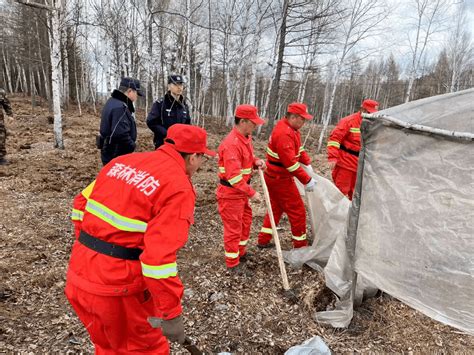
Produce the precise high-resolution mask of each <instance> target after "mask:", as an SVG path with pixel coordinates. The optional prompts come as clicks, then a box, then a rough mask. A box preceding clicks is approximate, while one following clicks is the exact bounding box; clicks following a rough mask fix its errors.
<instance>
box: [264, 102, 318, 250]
mask: <svg viewBox="0 0 474 355" xmlns="http://www.w3.org/2000/svg"><path fill="white" fill-rule="evenodd" d="M312 118H313V116H311V115H310V114H309V113H308V112H307V108H306V105H305V104H303V103H296V102H295V103H292V104H290V105H288V110H287V113H286V115H285V117H283V118H282V119H281V120H280V121H279V122H278V123H277V124H276V126H275V128H274V129H273V132H272V135H271V137H270V140H269V142H268V146H267V170H266V172H265V182H266V184H267V187H268V192H269V193H270V200H271V205H272V211H273V216H274V218H275V223H276V224H278V222H279V221H280V218H281V216H282V214H283V213H286V214H287V215H288V219H289V221H290V224H291V233H292V242H293V247H294V248H301V247H304V246H307V245H308V241H307V239H306V210H305V206H304V203H303V200H302V198H301V196H300V194H299V192H298V188H297V187H296V184H295V182H294V180H293V177H296V178H297V179H298V180H299V181H300V182H301V183H302V184H303V185H305V190H306V191H308V192H310V191H313V189H314V186H315V184H316V182H315V180H314V179H313V178H311V177H310V176H309V175H308V173H307V171H312V168H311V165H310V163H311V158H310V157H309V155H308V153H306V151H305V150H304V147H303V146H302V145H301V136H300V132H299V129H300V128H301V127H303V125H304V124H305V122H306V121H307V120H310V119H312ZM271 238H272V228H271V224H270V218H269V217H268V213H267V215H266V216H265V219H264V220H263V227H262V229H261V231H260V233H259V235H258V244H257V246H258V247H259V248H268V247H273V245H274V244H273V243H271V242H270V240H271Z"/></svg>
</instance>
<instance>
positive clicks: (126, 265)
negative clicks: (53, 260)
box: [67, 144, 196, 319]
mask: <svg viewBox="0 0 474 355" xmlns="http://www.w3.org/2000/svg"><path fill="white" fill-rule="evenodd" d="M195 199H196V196H195V192H194V188H193V186H192V183H191V181H190V179H189V178H188V176H187V175H186V170H185V162H184V159H183V158H182V157H181V155H180V154H179V153H178V152H177V151H176V150H175V149H174V148H173V147H172V146H170V145H168V144H165V145H164V146H162V147H160V148H159V149H158V150H156V151H154V152H146V153H135V154H129V155H124V156H120V157H118V158H116V159H114V160H112V161H111V162H110V163H109V164H107V165H106V166H105V167H104V168H103V169H102V170H101V171H100V173H99V175H98V176H97V179H96V180H95V181H94V182H93V183H92V184H91V185H89V186H88V187H87V188H86V189H85V190H84V191H82V192H81V193H80V194H79V195H77V196H76V198H75V200H74V208H73V212H72V220H73V221H74V224H75V234H76V238H78V236H79V233H80V230H81V229H82V230H84V232H86V233H88V234H90V235H92V236H94V237H96V238H99V239H101V240H104V241H106V242H109V243H113V244H117V245H120V246H123V247H127V248H139V249H143V252H142V254H141V256H140V260H123V259H118V258H114V257H111V256H108V255H103V254H100V253H97V252H96V251H94V250H92V249H89V248H88V247H86V246H84V245H83V244H81V243H80V242H79V241H78V240H77V239H76V241H75V242H74V245H73V249H72V254H71V260H70V263H69V270H68V274H67V281H68V282H71V283H73V284H74V285H75V286H77V287H79V288H81V289H83V290H85V291H87V292H90V293H93V294H98V295H103V296H121V295H129V294H132V293H136V292H143V291H144V290H145V289H148V290H149V291H150V293H151V295H152V297H153V302H154V304H155V309H156V314H155V315H154V316H157V317H160V318H163V319H171V318H174V317H176V316H178V315H180V314H181V298H182V295H183V285H182V283H181V280H180V278H179V276H178V270H177V265H176V253H177V252H178V250H179V249H181V248H182V247H183V246H184V245H185V243H186V241H187V239H188V231H189V227H190V225H191V224H192V223H193V222H194V220H193V213H194V204H195Z"/></svg>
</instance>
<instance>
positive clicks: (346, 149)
mask: <svg viewBox="0 0 474 355" xmlns="http://www.w3.org/2000/svg"><path fill="white" fill-rule="evenodd" d="M361 123H362V115H361V113H360V112H356V113H353V114H352V115H350V116H347V117H344V118H343V119H342V120H340V121H339V123H338V124H337V126H336V128H334V130H333V131H332V132H331V135H330V136H329V140H328V160H329V161H333V162H336V165H338V166H341V167H343V168H345V169H348V170H351V171H355V172H357V163H358V161H359V157H358V154H359V151H360V124H361Z"/></svg>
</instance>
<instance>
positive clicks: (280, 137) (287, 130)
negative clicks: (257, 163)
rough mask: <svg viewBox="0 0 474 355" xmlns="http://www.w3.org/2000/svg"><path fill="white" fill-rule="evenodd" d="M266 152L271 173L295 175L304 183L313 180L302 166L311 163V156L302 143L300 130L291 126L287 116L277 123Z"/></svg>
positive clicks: (281, 175)
mask: <svg viewBox="0 0 474 355" xmlns="http://www.w3.org/2000/svg"><path fill="white" fill-rule="evenodd" d="M266 152H267V172H268V174H269V175H272V176H279V177H288V178H290V177H292V176H295V177H296V178H297V179H298V180H299V181H301V183H302V184H307V183H308V182H309V180H311V177H310V176H309V175H308V174H307V173H306V172H305V171H304V169H303V167H302V166H301V164H305V165H308V164H310V163H311V158H310V157H309V155H308V153H306V151H305V150H304V147H303V146H302V144H301V135H300V132H299V131H298V130H296V129H294V128H293V127H291V126H290V124H289V123H288V120H287V119H286V118H283V119H281V120H280V121H279V122H278V123H277V124H276V125H275V128H274V129H273V131H272V134H271V136H270V140H269V141H268V146H267V149H266Z"/></svg>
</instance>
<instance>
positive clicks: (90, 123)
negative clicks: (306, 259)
mask: <svg viewBox="0 0 474 355" xmlns="http://www.w3.org/2000/svg"><path fill="white" fill-rule="evenodd" d="M12 102H13V108H14V111H15V113H16V117H15V119H14V120H7V127H8V130H9V136H8V147H7V148H8V151H9V153H10V154H9V159H10V160H11V164H10V165H8V166H2V167H0V245H1V249H0V272H1V283H0V350H4V351H7V352H11V351H21V352H23V353H45V352H62V353H67V352H69V353H73V352H74V353H76V352H80V351H82V352H86V353H91V352H93V347H92V346H91V344H90V342H89V340H88V336H87V333H86V331H85V329H84V327H83V326H82V324H81V323H80V322H79V321H78V319H77V318H76V316H75V314H74V313H73V311H72V309H71V307H70V306H69V305H68V303H67V301H66V299H65V297H64V294H63V288H64V277H65V272H66V267H67V263H68V259H69V252H70V247H71V244H72V241H73V237H72V228H71V223H70V221H69V211H70V208H71V201H72V198H73V196H74V195H75V194H76V193H77V192H79V191H80V190H81V189H82V188H83V187H85V186H86V185H87V184H88V183H89V182H90V181H91V180H92V179H93V178H94V177H95V175H96V173H97V172H98V170H99V168H100V161H99V154H98V151H97V150H96V149H95V147H94V134H95V132H96V130H97V127H98V123H99V118H98V117H95V116H93V115H91V114H89V113H86V114H85V115H84V116H83V117H78V116H77V114H76V113H75V112H67V113H65V115H64V121H65V122H64V137H65V145H66V150H64V151H60V150H55V149H53V143H52V142H53V135H52V126H51V124H50V123H49V122H48V112H47V109H46V106H44V107H37V108H35V110H34V111H33V112H32V110H31V107H29V105H28V103H27V101H26V100H25V99H23V98H20V97H16V98H15V97H14V98H13V100H12ZM144 116H145V114H144V112H139V114H138V117H139V126H140V128H139V147H138V150H140V151H143V150H146V149H151V147H152V145H151V133H150V132H149V131H148V130H147V129H146V126H145V125H144ZM209 131H210V133H211V136H210V145H211V146H212V147H214V148H216V147H217V145H218V143H219V141H220V139H221V138H222V137H223V135H224V134H225V132H226V131H227V130H226V129H225V128H224V127H222V126H218V125H216V126H215V127H211V128H210V129H209ZM264 143H265V142H264V141H257V142H256V144H255V146H256V151H257V153H258V154H259V155H260V156H262V155H263V149H264V146H265V144H264ZM308 146H309V147H310V151H314V140H313V139H309V141H308ZM313 157H314V158H315V160H316V162H315V163H314V164H313V165H314V166H315V168H317V169H318V170H319V171H320V172H322V174H324V175H326V176H327V175H328V173H329V172H328V169H327V166H326V163H325V158H324V156H323V155H320V156H314V155H313ZM216 171H217V169H216V164H215V162H213V161H208V162H207V163H206V164H205V166H204V167H203V169H202V171H201V172H200V173H198V174H197V176H196V177H195V179H194V182H195V186H196V189H197V192H198V201H197V206H196V213H195V220H196V223H195V225H194V226H193V227H192V229H191V234H190V238H189V242H188V244H187V246H186V247H185V248H184V249H183V250H182V251H181V252H180V254H179V261H178V264H179V270H180V275H181V277H182V279H183V282H184V284H185V286H186V292H185V297H184V300H183V304H184V312H185V313H184V314H185V318H186V330H187V332H188V335H189V336H190V337H191V338H192V339H194V340H195V341H196V344H197V345H198V346H199V347H200V348H202V349H203V350H204V351H206V352H220V351H229V352H233V353H241V354H243V353H246V354H258V353H261V354H282V353H284V352H285V351H286V350H287V349H288V348H289V347H291V346H293V345H297V344H300V343H301V342H303V341H304V340H305V339H308V338H310V337H312V336H315V335H319V336H321V337H322V338H323V339H324V341H325V342H326V343H327V344H328V345H329V347H330V348H331V349H332V350H333V351H334V352H336V353H341V352H375V353H380V352H384V353H387V352H405V353H411V352H422V353H427V352H430V353H431V352H436V353H453V352H465V353H467V352H469V351H470V349H473V348H474V341H473V338H472V337H469V336H467V335H463V334H461V333H460V332H458V331H457V330H455V329H453V328H450V327H447V326H444V325H442V324H440V323H438V322H435V321H433V320H431V319H429V318H428V317H425V316H424V315H422V314H420V313H419V312H416V311H414V310H413V309H411V308H409V307H408V306H405V305H404V304H402V303H400V302H398V301H397V300H395V299H393V298H391V297H389V296H387V295H382V296H380V297H378V298H373V299H371V300H368V301H366V302H365V303H364V304H363V305H362V307H361V308H359V309H357V310H356V311H355V313H354V320H353V322H352V324H351V326H350V327H349V328H348V329H332V328H326V327H323V326H321V325H319V324H317V323H315V322H314V320H313V317H312V316H313V314H314V312H315V311H316V310H324V309H326V308H327V307H331V306H332V304H333V303H334V296H333V295H332V294H331V292H329V291H328V290H327V289H326V288H325V286H324V279H323V277H322V275H321V274H319V273H317V272H316V271H314V270H311V269H309V268H303V269H302V270H289V272H288V276H289V279H290V283H291V286H292V287H293V288H294V289H295V291H296V292H297V294H298V296H299V298H300V302H299V304H291V303H289V302H288V301H287V300H286V299H285V298H284V297H282V295H281V282H280V276H279V270H278V264H277V261H276V256H275V254H274V252H273V251H268V250H264V251H259V250H257V248H255V239H254V238H255V236H256V234H257V231H258V229H259V228H260V226H261V222H262V219H263V215H264V212H265V208H264V206H263V205H254V215H255V219H254V223H253V226H252V237H253V240H252V241H251V243H250V252H251V253H253V254H254V257H253V261H252V262H251V269H252V270H253V276H251V277H238V276H235V277H231V276H229V275H228V274H227V273H226V270H225V266H224V260H223V246H222V224H221V220H220V218H219V215H218V213H217V208H216V200H215V196H214V190H215V187H216ZM254 184H255V185H258V182H257V178H255V179H254ZM282 227H283V228H284V230H283V231H282V232H281V236H282V237H283V247H284V248H289V247H290V243H289V240H288V222H287V220H286V219H284V220H283V222H282ZM173 353H181V354H185V353H186V351H185V350H183V349H182V348H180V347H179V346H176V345H173Z"/></svg>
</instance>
